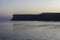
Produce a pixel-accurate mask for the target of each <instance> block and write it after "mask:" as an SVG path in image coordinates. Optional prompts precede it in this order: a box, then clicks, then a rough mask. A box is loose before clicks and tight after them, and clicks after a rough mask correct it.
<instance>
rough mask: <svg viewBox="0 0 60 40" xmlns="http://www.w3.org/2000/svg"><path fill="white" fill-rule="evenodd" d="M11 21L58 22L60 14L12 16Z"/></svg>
mask: <svg viewBox="0 0 60 40" xmlns="http://www.w3.org/2000/svg"><path fill="white" fill-rule="evenodd" d="M11 20H12V21H60V13H41V14H37V15H33V14H14V15H13V18H12V19H11Z"/></svg>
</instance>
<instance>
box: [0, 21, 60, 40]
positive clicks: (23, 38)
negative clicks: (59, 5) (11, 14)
mask: <svg viewBox="0 0 60 40" xmlns="http://www.w3.org/2000/svg"><path fill="white" fill-rule="evenodd" d="M0 40H60V22H55V21H6V22H0Z"/></svg>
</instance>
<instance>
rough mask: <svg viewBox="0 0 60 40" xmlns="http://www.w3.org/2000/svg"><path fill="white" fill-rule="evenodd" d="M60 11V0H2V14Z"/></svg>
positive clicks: (0, 9) (0, 13)
mask: <svg viewBox="0 0 60 40" xmlns="http://www.w3.org/2000/svg"><path fill="white" fill-rule="evenodd" d="M41 12H60V0H0V15H11V14H14V13H32V14H36V13H41Z"/></svg>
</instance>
